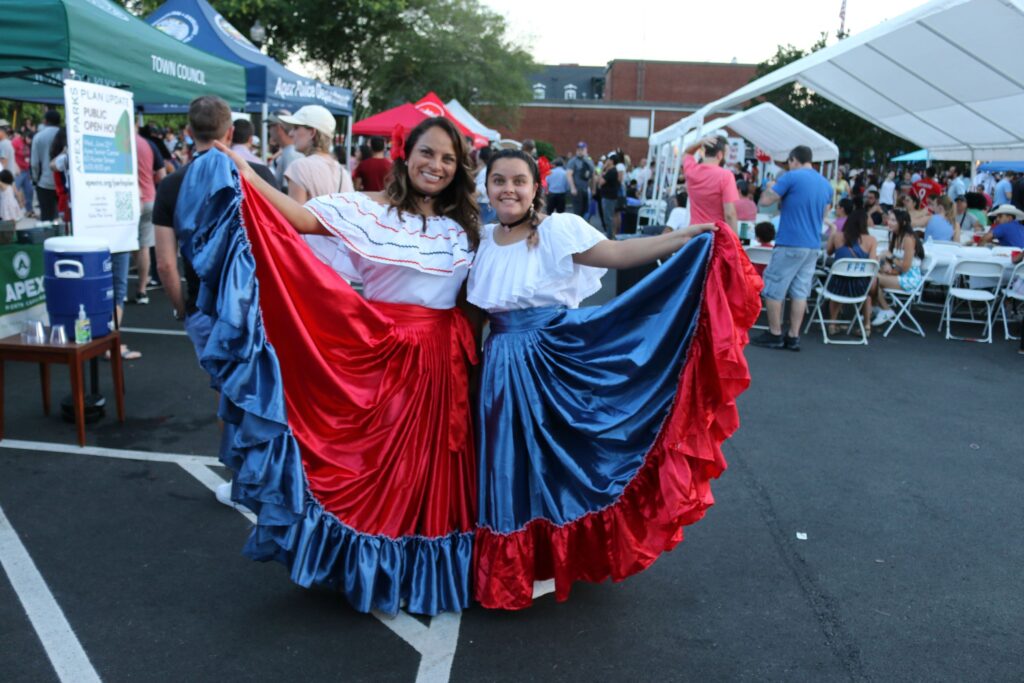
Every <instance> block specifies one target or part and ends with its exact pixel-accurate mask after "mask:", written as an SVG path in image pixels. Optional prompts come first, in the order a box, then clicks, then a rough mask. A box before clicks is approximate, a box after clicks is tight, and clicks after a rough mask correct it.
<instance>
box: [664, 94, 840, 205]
mask: <svg viewBox="0 0 1024 683" xmlns="http://www.w3.org/2000/svg"><path fill="white" fill-rule="evenodd" d="M686 120H687V119H683V121H686ZM680 123H682V122H680ZM674 125H675V126H679V124H678V123H677V124H674ZM726 128H728V129H729V130H732V131H733V132H735V133H736V134H737V135H739V136H740V137H742V138H744V139H745V140H747V141H749V142H750V143H751V144H753V145H754V146H755V147H758V148H760V149H761V151H762V152H765V153H766V154H768V155H769V156H770V157H771V158H772V160H773V161H785V160H786V159H787V158H789V153H790V152H791V151H792V150H793V148H794V147H796V146H797V145H807V146H808V147H810V148H811V153H812V154H813V159H814V161H817V162H822V163H825V162H831V164H832V167H831V169H830V171H831V173H826V175H834V174H835V172H836V170H837V169H838V162H839V148H838V147H837V146H836V143H834V142H832V141H831V140H829V139H828V138H826V137H825V136H824V135H822V134H821V133H819V132H818V131H816V130H814V129H813V128H811V127H809V126H807V125H805V124H803V123H801V122H800V121H798V120H796V119H795V118H793V117H792V116H790V115H789V114H787V113H786V112H784V111H782V110H781V109H779V108H778V107H776V106H775V105H774V104H772V103H770V102H763V103H761V104H759V105H757V106H755V107H751V108H750V109H745V110H743V111H738V112H736V113H735V114H732V115H731V116H724V117H721V118H717V119H712V120H711V121H708V122H707V124H706V125H704V126H703V127H702V128H701V129H700V130H698V129H697V128H695V127H692V126H690V127H689V129H688V130H687V131H686V132H685V133H683V135H682V137H681V138H677V137H674V136H670V135H667V134H666V135H665V137H664V139H666V141H667V142H668V143H669V144H666V145H663V146H662V147H661V148H660V150H659V151H660V152H662V153H663V154H662V156H666V157H670V158H669V159H666V161H668V162H671V163H661V162H662V157H661V156H659V157H658V161H659V163H658V168H657V171H659V172H661V173H663V176H660V177H656V179H655V182H659V181H661V182H662V183H663V185H655V187H662V186H664V187H675V184H676V182H677V181H678V179H679V166H680V159H679V158H678V157H679V156H681V154H682V151H683V150H685V149H686V148H687V147H689V146H690V145H692V144H693V143H694V142H696V140H697V138H698V136H700V135H705V134H707V133H711V132H713V131H716V130H723V129H726ZM680 129H682V130H686V128H680ZM668 130H669V129H666V130H665V131H661V132H659V133H657V134H656V135H658V136H662V135H663V134H665V133H666V131H668ZM677 130H679V129H677Z"/></svg>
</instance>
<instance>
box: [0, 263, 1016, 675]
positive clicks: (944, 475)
mask: <svg viewBox="0 0 1024 683" xmlns="http://www.w3.org/2000/svg"><path fill="white" fill-rule="evenodd" d="M607 279H608V282H606V291H605V292H604V296H607V295H608V294H609V292H610V291H611V289H612V287H613V284H612V281H613V277H612V276H609V278H607ZM152 298H153V302H152V303H151V304H150V305H149V306H145V307H135V306H132V307H129V308H128V311H127V318H126V321H125V325H126V326H127V328H128V330H129V331H128V332H126V334H125V338H126V340H127V342H128V343H129V344H130V345H131V346H132V348H135V349H138V350H140V351H141V352H142V353H143V358H142V359H141V360H138V361H133V362H129V363H128V364H127V365H126V376H127V387H128V395H127V414H128V420H127V422H126V423H125V424H124V425H119V424H118V423H117V422H116V421H115V420H114V419H113V418H111V417H110V416H109V415H108V416H107V417H106V418H104V419H103V420H102V421H101V422H99V423H97V424H95V425H90V426H89V428H88V430H87V438H88V443H89V446H90V448H87V449H85V450H81V449H78V448H77V446H76V445H75V433H74V427H73V425H71V424H68V423H64V422H62V421H61V420H60V418H59V417H57V416H53V417H44V416H43V415H42V410H41V405H40V401H39V389H38V372H37V370H36V369H35V368H34V367H31V366H30V365H27V364H8V366H7V368H6V386H5V387H4V390H5V398H6V405H5V412H6V416H5V418H6V425H5V429H6V431H5V437H6V438H5V440H4V441H3V442H0V560H2V561H3V564H4V566H3V569H4V573H5V574H6V578H5V579H0V643H2V646H0V680H3V681H9V682H21V681H25V682H32V683H35V682H46V681H56V680H64V681H76V682H77V681H88V680H97V679H99V680H104V681H133V680H146V681H233V680H248V681H272V680H275V681H276V680H303V681H410V682H411V681H422V682H426V681H449V680H450V681H524V680H537V681H664V680H671V681H688V680H729V681H734V680H735V681H746V680H750V681H764V680H772V681H849V680H858V681H859V680H873V681H892V680H899V681H904V680H906V681H911V680H913V681H918V680H929V681H965V680H978V681H981V680H984V681H1020V680H1021V678H1022V673H1021V671H1022V663H1024V660H1022V653H1024V635H1022V634H1024V592H1022V591H1021V584H1022V579H1024V573H1022V567H1024V546H1022V543H1021V540H1020V539H1021V538H1024V506H1022V503H1021V501H1022V500H1024V447H1022V444H1021V435H1022V428H1021V427H1022V425H1024V402H1022V401H1021V388H1022V379H1024V358H1022V357H1020V356H1018V355H1017V353H1016V350H1017V343H1016V342H1005V341H1002V339H1001V334H1000V335H999V336H997V339H996V342H995V343H993V344H991V345H988V344H972V343H963V342H951V341H950V342H947V341H945V340H943V339H942V338H941V336H940V335H938V334H936V333H935V332H934V329H935V322H936V319H935V318H934V317H932V316H929V315H927V314H926V315H923V316H921V317H922V322H923V323H924V325H925V329H926V331H927V332H928V337H927V338H926V339H920V338H918V337H914V336H911V335H909V334H907V333H905V332H898V331H897V332H894V333H893V335H892V336H891V337H890V338H888V339H881V338H878V337H877V335H876V337H875V338H873V339H872V341H871V344H870V346H868V347H833V346H828V347H826V346H824V345H822V344H821V343H820V336H819V335H815V334H813V333H812V334H809V335H807V336H806V337H805V339H804V350H803V351H802V352H801V353H799V354H796V353H791V352H787V351H771V350H765V349H759V348H748V350H747V357H748V359H749V362H750V366H751V372H752V375H753V385H752V387H751V388H750V390H749V391H748V392H747V393H746V394H744V396H743V397H742V399H741V403H740V409H741V416H742V421H743V423H742V427H741V429H740V431H739V432H738V433H737V434H736V435H735V437H734V438H733V439H731V440H730V441H729V442H728V443H727V444H726V446H725V453H726V457H727V458H728V460H729V463H730V468H729V470H728V471H727V472H726V473H725V474H724V475H723V476H722V478H721V480H720V481H719V482H718V484H717V486H716V487H715V495H716V499H717V504H716V505H715V507H714V508H713V509H712V510H711V511H710V512H709V514H708V515H707V517H706V518H705V519H704V520H703V521H701V522H700V523H698V524H697V525H695V526H694V527H692V528H689V529H688V530H687V535H686V541H685V542H684V543H682V544H681V545H680V546H679V547H678V548H677V549H676V550H675V551H673V552H672V553H669V554H667V555H665V556H664V557H663V558H661V559H660V560H659V561H658V562H657V563H656V564H655V565H654V566H653V567H652V568H651V569H650V570H649V571H647V572H645V573H643V574H641V575H639V576H636V577H633V578H632V579H630V580H628V581H626V582H624V583H620V584H605V585H598V586H593V585H579V586H577V587H576V588H574V590H573V594H572V598H571V599H570V601H569V602H567V603H562V604H559V603H556V602H555V601H554V599H553V597H552V596H546V597H544V598H541V599H540V600H538V601H537V603H536V604H535V606H534V607H532V608H531V609H529V610H526V611H523V612H518V613H500V612H489V611H486V610H483V609H481V608H473V609H470V610H467V611H466V612H464V613H463V614H462V615H461V616H457V615H446V616H443V617H439V618H436V619H433V620H429V619H420V618H414V617H410V616H408V615H404V614H402V615H399V616H398V617H396V618H394V619H389V618H387V617H379V618H378V617H376V616H373V615H362V614H358V613H355V612H353V611H352V610H351V609H350V608H349V607H348V606H347V605H346V604H345V603H344V602H343V601H342V600H341V599H339V598H338V597H337V596H335V595H332V594H330V593H329V592H326V591H320V590H312V591H308V590H303V589H300V588H298V587H296V586H294V585H293V584H291V583H290V581H289V580H288V577H287V575H286V573H285V571H284V569H283V568H282V567H281V566H279V565H276V564H258V563H254V562H251V561H249V560H247V559H245V558H243V557H242V556H241V552H240V551H241V547H242V545H243V543H244V542H245V538H246V535H247V532H248V528H249V521H248V520H247V519H246V518H245V517H244V516H242V515H241V514H239V513H238V512H236V511H234V510H231V509H229V508H227V507H224V506H222V505H220V504H219V503H217V502H216V501H215V500H214V498H213V494H212V492H211V487H212V486H214V485H215V484H216V483H217V482H218V481H220V480H221V479H222V478H223V477H226V476H227V474H226V471H225V470H224V469H223V468H221V467H219V466H217V465H216V463H215V461H214V459H213V458H214V457H215V456H216V451H217V444H218V439H219V429H218V426H217V421H216V418H215V415H214V411H215V408H216V406H215V401H214V396H213V394H212V392H211V391H210V390H209V389H208V386H207V382H206V379H205V377H204V375H203V373H202V371H201V370H200V369H199V368H198V367H197V366H196V364H195V360H194V356H193V354H192V349H191V346H190V344H189V343H188V340H187V338H185V337H184V336H181V335H177V334H174V333H175V332H177V331H178V330H180V328H179V327H177V323H175V322H174V321H173V320H172V319H171V316H170V315H169V312H168V305H167V303H166V300H165V299H164V298H163V295H162V293H161V292H155V293H154V295H153V297H152ZM131 330H145V331H131ZM168 333H170V334H168ZM100 370H101V373H100V376H101V386H103V387H109V377H108V373H109V370H108V369H107V367H106V365H103V367H101V368H100ZM51 381H52V386H53V390H54V396H55V398H59V397H60V396H61V395H62V391H66V390H65V389H64V387H66V386H67V374H66V371H64V370H63V369H62V368H54V370H53V378H52V380H51ZM108 392H109V389H108ZM58 671H59V672H60V674H58Z"/></svg>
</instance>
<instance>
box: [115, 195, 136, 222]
mask: <svg viewBox="0 0 1024 683" xmlns="http://www.w3.org/2000/svg"><path fill="white" fill-rule="evenodd" d="M131 219H132V193H131V192H115V193H114V220H117V221H130V220H131Z"/></svg>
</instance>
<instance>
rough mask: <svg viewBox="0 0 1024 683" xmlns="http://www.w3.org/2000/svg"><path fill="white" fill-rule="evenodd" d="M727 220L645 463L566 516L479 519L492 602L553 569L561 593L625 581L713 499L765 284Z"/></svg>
mask: <svg viewBox="0 0 1024 683" xmlns="http://www.w3.org/2000/svg"><path fill="white" fill-rule="evenodd" d="M719 228H720V229H719V232H718V233H717V234H716V236H715V244H714V249H713V251H712V255H711V262H710V264H709V267H708V271H707V276H706V281H705V287H704V302H703V306H702V307H701V312H700V319H699V321H698V324H697V330H696V332H695V334H694V338H693V340H692V342H691V345H690V350H689V354H688V357H687V360H686V363H685V365H684V366H683V372H682V374H681V377H680V379H679V388H678V391H677V394H676V400H675V403H674V404H673V406H672V409H671V411H670V413H669V416H668V419H666V421H665V423H664V425H663V426H662V429H661V431H660V432H659V434H658V437H657V439H656V440H655V442H654V446H652V448H651V450H650V452H648V454H647V456H646V459H645V460H644V464H643V465H642V466H641V467H640V469H639V471H638V472H637V474H636V476H635V477H634V478H633V480H632V481H631V482H630V483H629V484H628V485H627V486H626V488H625V489H624V490H623V493H622V496H621V497H620V498H619V499H618V500H617V501H616V502H615V503H613V504H611V505H609V506H608V507H606V508H604V509H603V510H600V511H597V512H592V513H590V514H587V515H585V516H583V517H581V518H579V519H577V520H574V521H572V522H570V523H568V524H564V525H561V526H558V525H555V524H553V523H551V522H549V521H548V520H545V519H537V520H533V521H532V522H530V523H529V524H527V525H526V526H525V527H524V528H523V529H521V530H519V531H516V532H513V533H511V534H499V533H495V532H493V531H491V530H488V529H478V530H477V534H476V539H475V541H474V544H475V548H474V564H475V567H474V576H476V577H480V576H486V577H487V580H486V581H479V580H477V581H475V582H474V583H475V586H474V593H475V595H474V597H475V599H476V600H477V601H478V602H479V603H480V604H481V605H483V606H484V607H489V608H496V609H508V610H514V609H523V608H525V607H529V606H530V605H531V604H532V602H533V583H534V581H539V580H543V579H550V578H554V580H555V597H556V598H557V599H558V600H559V601H564V600H567V599H568V597H569V591H570V589H571V587H572V584H573V583H574V582H576V581H589V582H593V583H599V582H601V581H604V580H605V579H607V578H609V577H611V579H612V580H614V581H621V580H623V579H625V578H627V577H629V576H631V575H633V574H636V573H638V572H640V571H643V570H644V569H646V568H647V567H649V566H650V565H651V564H652V563H653V562H654V561H655V560H656V559H658V557H659V556H660V555H661V554H662V553H663V552H665V551H668V550H671V549H672V548H674V547H675V546H676V545H677V544H678V543H679V542H681V541H682V540H683V529H682V527H684V526H686V525H688V524H693V523H694V522H696V521H698V520H700V519H701V518H702V517H703V516H704V513H705V512H706V511H707V509H708V508H709V507H711V505H713V504H714V497H713V496H712V494H711V480H712V479H715V478H717V477H718V476H719V475H720V474H721V473H722V472H723V471H724V470H725V468H726V462H725V458H724V456H723V455H722V450H721V444H722V442H723V441H725V439H727V438H729V436H730V435H732V433H733V432H735V431H736V429H737V428H739V414H738V412H737V409H736V398H737V397H738V396H739V395H740V394H741V393H742V392H743V391H744V390H745V389H746V388H747V387H748V386H749V385H750V371H749V369H748V367H747V361H746V358H744V356H743V347H744V346H746V344H747V341H748V338H747V331H748V330H749V329H750V327H751V326H752V325H753V324H754V321H755V320H756V319H757V316H758V314H759V313H760V311H761V299H760V292H761V287H762V282H761V277H760V276H759V275H758V274H757V272H756V271H755V270H754V267H753V266H752V265H751V263H750V260H749V259H748V258H747V256H746V254H745V253H744V252H743V249H742V248H741V247H740V244H739V240H738V239H737V237H736V235H735V233H733V231H732V230H731V229H729V227H728V226H726V225H724V224H719Z"/></svg>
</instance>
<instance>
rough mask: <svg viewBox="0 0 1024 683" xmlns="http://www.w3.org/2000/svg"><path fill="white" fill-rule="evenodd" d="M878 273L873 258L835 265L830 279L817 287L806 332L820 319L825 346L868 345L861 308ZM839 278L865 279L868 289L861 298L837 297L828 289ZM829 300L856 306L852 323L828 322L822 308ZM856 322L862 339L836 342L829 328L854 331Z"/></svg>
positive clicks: (847, 261) (842, 260)
mask: <svg viewBox="0 0 1024 683" xmlns="http://www.w3.org/2000/svg"><path fill="white" fill-rule="evenodd" d="M877 274H878V261H876V260H874V259H868V258H841V259H839V260H837V261H836V262H835V263H833V264H832V268H830V269H829V271H828V277H826V278H825V283H824V284H823V285H821V287H819V288H818V300H817V302H816V303H815V304H814V310H813V311H812V312H811V317H810V318H808V320H807V325H806V326H805V327H804V333H805V334H806V333H807V330H809V329H810V328H811V325H812V324H813V323H814V318H815V317H817V319H818V322H819V323H820V324H821V336H822V339H823V340H824V342H825V343H826V344H867V343H868V335H867V330H865V329H864V316H862V315H861V312H860V309H861V306H863V304H864V302H865V301H867V298H868V294H869V292H870V291H871V283H872V282H874V280H875V276H876V275H877ZM837 277H845V278H856V279H866V280H867V287H866V288H865V289H864V293H863V294H861V295H860V296H844V295H842V294H836V293H835V292H832V291H830V290H829V285H830V284H831V283H832V282H833V280H834V278H837ZM829 301H835V302H836V303H839V304H843V305H846V304H849V305H851V306H853V317H852V318H850V319H849V320H845V319H838V320H832V319H826V318H825V314H824V312H823V309H824V306H825V303H826V302H829ZM840 310H841V309H840ZM854 323H856V324H857V325H858V326H859V327H860V339H851V340H837V339H832V338H831V337H829V336H828V327H827V325H829V324H832V325H835V324H844V325H846V326H847V328H846V329H847V331H848V332H849V331H850V330H851V329H853V325H854Z"/></svg>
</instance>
